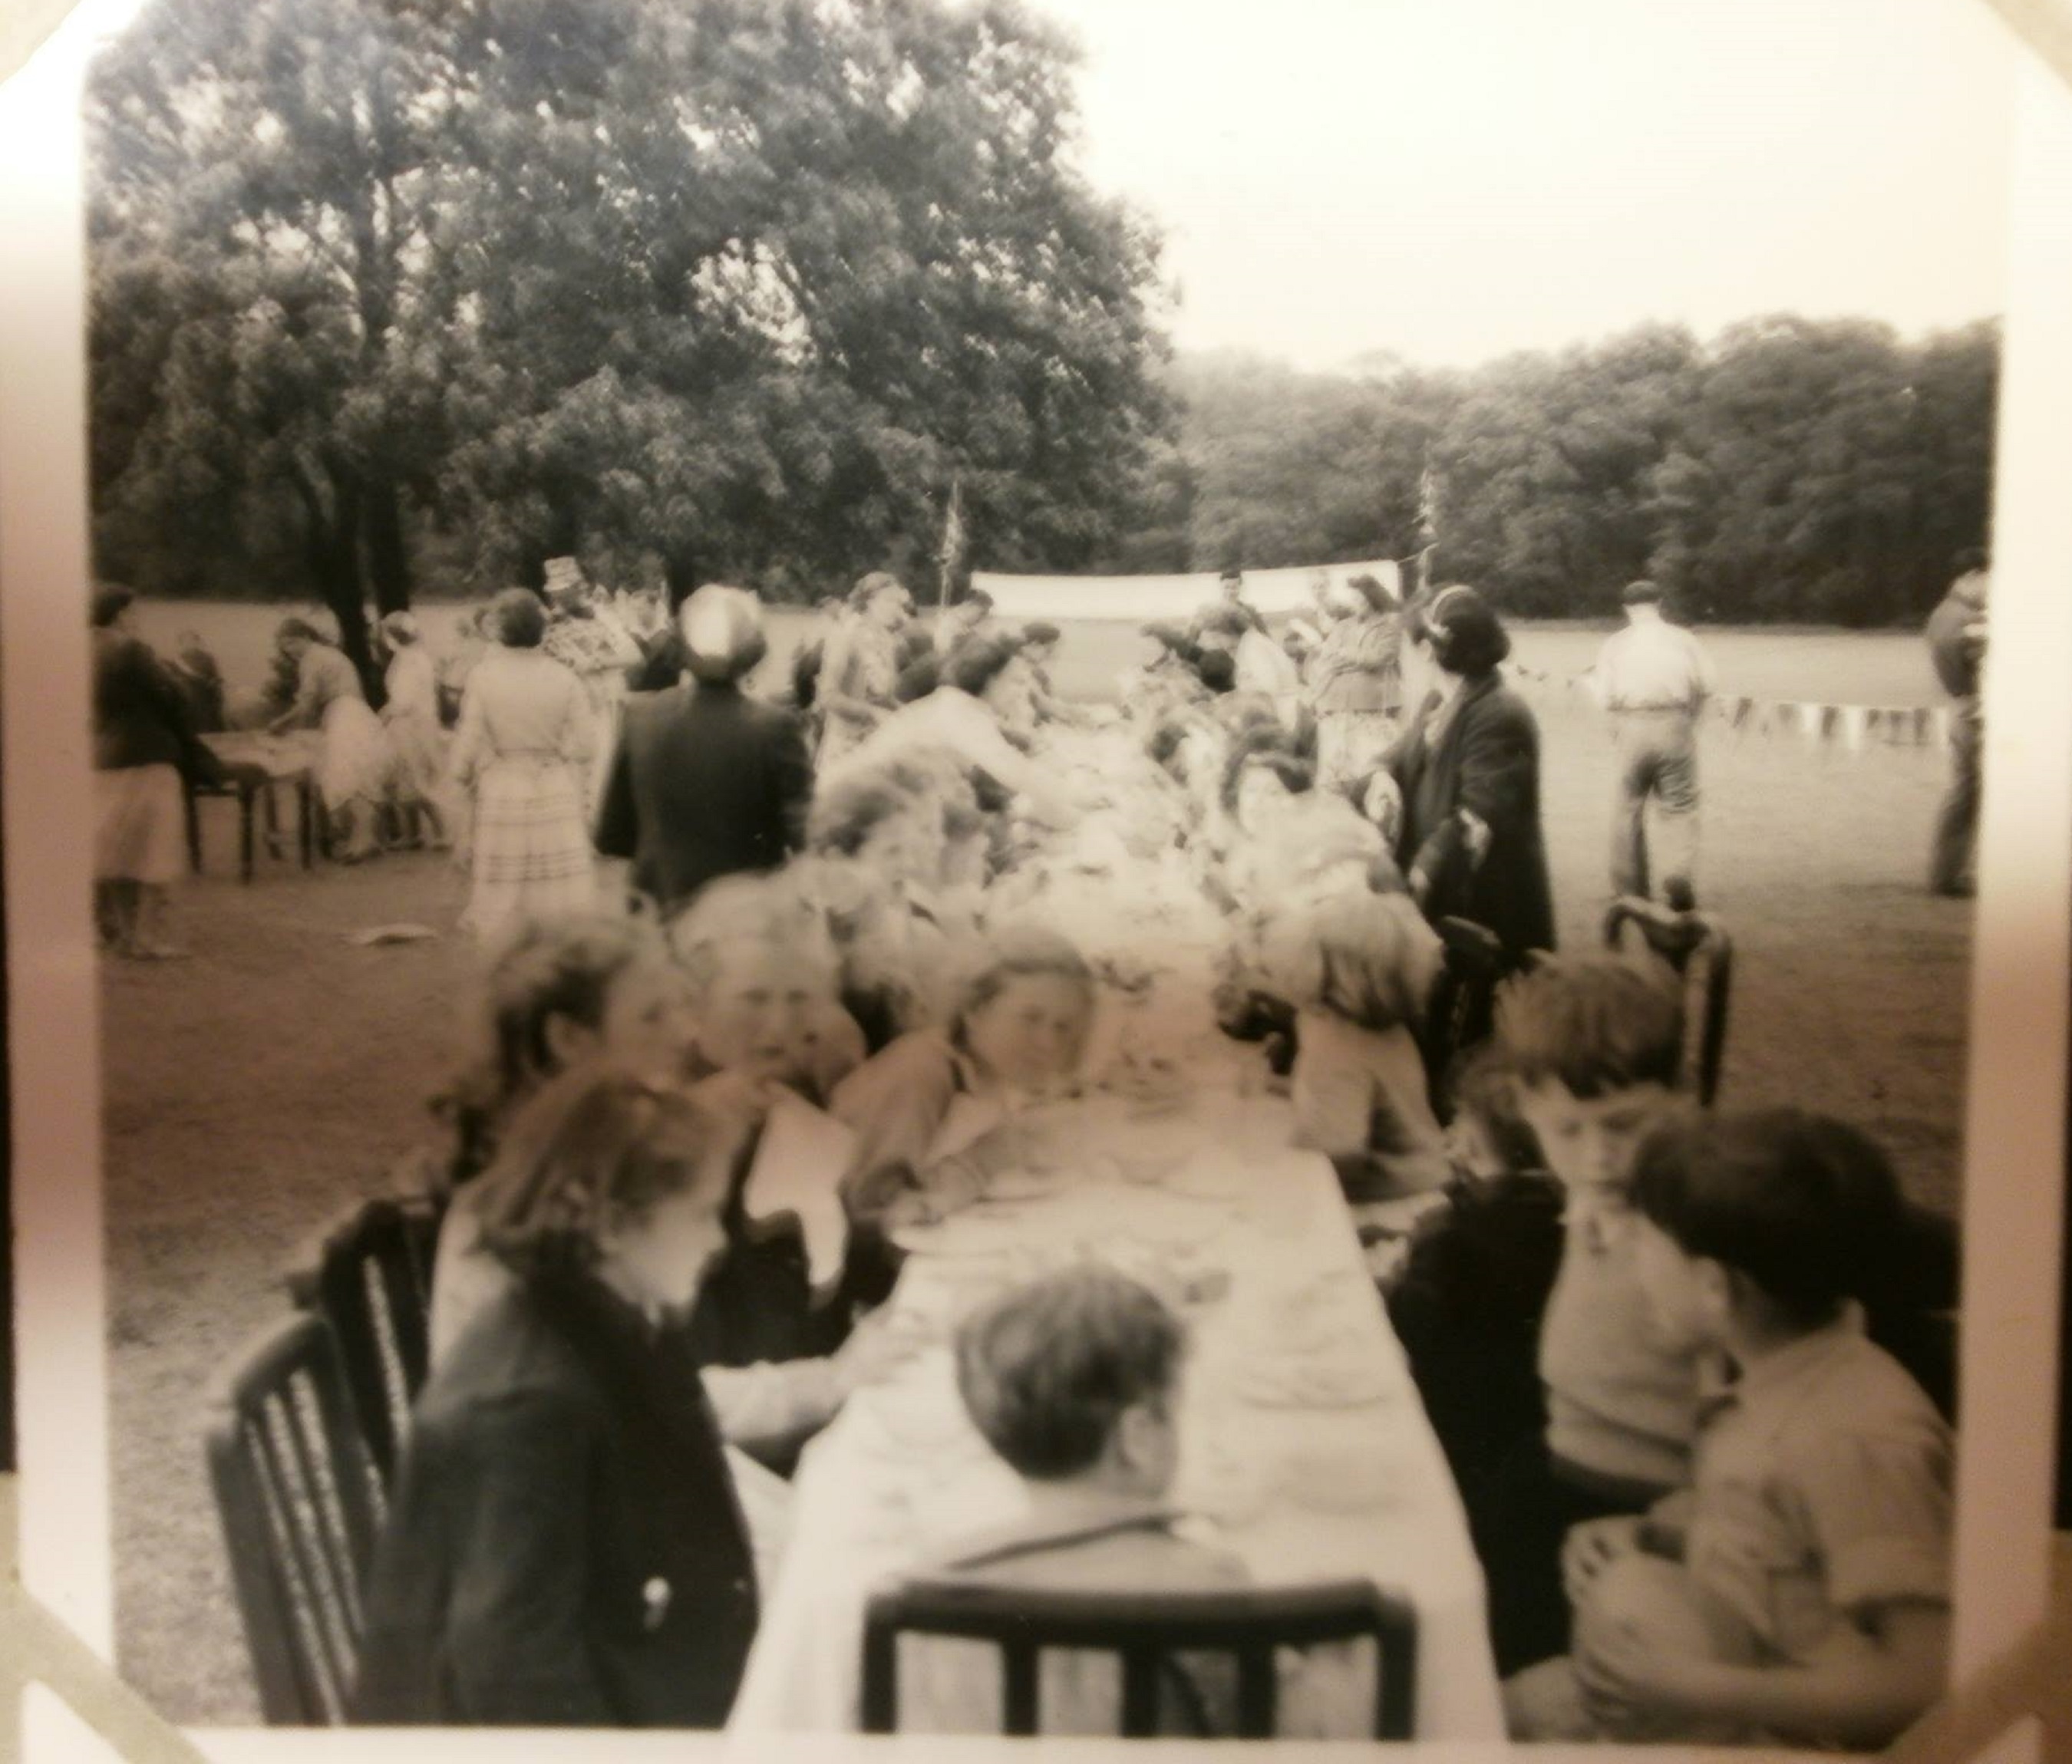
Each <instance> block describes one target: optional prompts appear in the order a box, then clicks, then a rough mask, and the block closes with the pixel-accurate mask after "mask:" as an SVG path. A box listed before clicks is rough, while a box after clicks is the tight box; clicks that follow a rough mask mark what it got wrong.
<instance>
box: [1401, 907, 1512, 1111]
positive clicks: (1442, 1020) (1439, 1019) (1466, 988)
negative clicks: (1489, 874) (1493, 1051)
mask: <svg viewBox="0 0 2072 1764" xmlns="http://www.w3.org/2000/svg"><path fill="white" fill-rule="evenodd" d="M1432 928H1433V930H1434V931H1437V933H1438V934H1439V941H1440V943H1441V945H1442V946H1443V947H1444V950H1445V961H1444V964H1443V965H1442V966H1441V968H1440V970H1439V977H1438V979H1437V981H1436V982H1435V983H1434V984H1433V989H1432V998H1431V1002H1430V1004H1429V1005H1428V1006H1427V1007H1426V1009H1425V1014H1424V1031H1423V1033H1422V1034H1420V1036H1419V1038H1418V1042H1419V1045H1420V1047H1422V1049H1423V1050H1424V1071H1425V1076H1426V1079H1427V1084H1428V1088H1429V1091H1430V1092H1431V1097H1432V1108H1433V1112H1434V1113H1436V1114H1437V1116H1438V1117H1439V1119H1440V1120H1441V1121H1447V1120H1452V1118H1453V1091H1452V1084H1453V1067H1454V1063H1455V1062H1456V1061H1457V1060H1458V1059H1459V1058H1460V1056H1461V1055H1462V1054H1464V1053H1466V1051H1468V1049H1470V1047H1473V1046H1475V1044H1476V1043H1477V1042H1481V1041H1484V1040H1486V1039H1487V1038H1488V1036H1489V1033H1490V1022H1491V1020H1492V1018H1493V1017H1494V1013H1495V1009H1496V989H1497V983H1498V981H1500V980H1501V979H1502V978H1503V944H1500V943H1498V941H1497V938H1496V933H1495V932H1494V931H1491V930H1490V928H1489V927H1487V926H1486V925H1480V924H1478V923H1476V922H1475V921H1474V919H1439V920H1437V922H1436V923H1434V924H1433V927H1432Z"/></svg>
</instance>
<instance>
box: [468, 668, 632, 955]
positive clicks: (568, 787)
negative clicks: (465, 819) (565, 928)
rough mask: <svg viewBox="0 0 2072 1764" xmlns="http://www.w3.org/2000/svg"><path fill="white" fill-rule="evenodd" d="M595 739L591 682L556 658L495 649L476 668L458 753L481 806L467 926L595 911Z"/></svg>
mask: <svg viewBox="0 0 2072 1764" xmlns="http://www.w3.org/2000/svg"><path fill="white" fill-rule="evenodd" d="M595 742H596V723H595V718H594V716H593V714H592V713H591V709H590V700H589V698H588V697H587V695H586V693H584V691H583V687H582V682H581V681H579V680H578V679H577V678H576V676H574V674H572V673H571V672H569V670H568V669H567V668H564V667H563V666H562V665H561V664H560V663H559V662H557V661H556V660H553V657H551V656H546V655H544V654H542V653H541V652H540V651H538V650H537V649H532V650H524V649H515V650H514V649H503V650H495V651H492V652H491V653H490V654H489V655H488V656H486V657H484V658H483V661H482V662H481V664H479V666H478V667H477V668H475V671H474V672H472V673H471V674H470V675H469V676H468V682H467V693H466V694H465V695H464V696H463V698H462V700H461V710H460V727H459V728H458V730H456V731H455V732H454V752H453V776H454V783H455V784H456V785H457V786H458V787H459V788H460V789H462V790H463V791H466V792H469V793H470V794H471V796H472V797H473V800H474V804H475V817H474V834H473V874H474V878H475V887H474V891H473V893H472V894H471V896H470V898H469V900H468V905H467V912H466V913H465V914H464V915H463V917H462V920H461V923H462V924H463V927H465V928H466V929H467V930H470V931H473V932H475V935H478V936H479V937H482V938H483V939H485V940H492V941H493V940H500V939H501V938H503V937H504V936H505V935H508V934H509V933H512V932H514V931H517V930H518V929H519V928H520V927H521V926H522V925H524V923H526V922H528V920H532V919H542V918H551V917H558V916H561V915H566V914H573V913H582V912H588V911H592V910H594V907H595V906H596V904H597V875H596V865H595V860H594V853H593V852H592V850H591V847H590V830H589V822H588V820H587V818H586V814H585V810H584V804H583V779H584V775H585V773H586V770H587V768H588V767H589V766H590V762H591V758H592V756H593V755H594V752H595Z"/></svg>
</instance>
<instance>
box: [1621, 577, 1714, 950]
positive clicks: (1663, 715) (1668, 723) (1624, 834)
mask: <svg viewBox="0 0 2072 1764" xmlns="http://www.w3.org/2000/svg"><path fill="white" fill-rule="evenodd" d="M1619 598H1620V600H1621V602H1622V604H1623V605H1624V606H1625V607H1626V629H1625V630H1624V631H1620V632H1619V633H1618V635H1616V636H1614V637H1613V638H1612V639H1609V641H1608V642H1607V643H1606V644H1605V647H1604V648H1603V649H1602V650H1601V651H1600V652H1598V655H1597V666H1596V668H1594V669H1593V671H1592V683H1593V688H1594V689H1595V691H1596V693H1597V701H1598V702H1599V703H1600V704H1601V705H1603V706H1604V707H1605V709H1606V710H1608V711H1609V713H1611V719H1612V735H1613V741H1614V745H1615V747H1616V750H1617V752H1618V801H1617V803H1616V804H1615V806H1614V809H1613V816H1612V891H1613V893H1614V894H1638V895H1641V896H1642V897H1643V898H1645V897H1646V895H1647V894H1648V893H1649V888H1648V859H1647V804H1648V800H1649V799H1650V798H1653V799H1654V801H1655V806H1656V808H1657V809H1658V811H1659V814H1660V817H1661V823H1662V824H1661V834H1660V837H1661V849H1660V852H1659V857H1660V866H1659V870H1660V874H1661V878H1662V893H1663V898H1664V899H1665V900H1666V901H1667V903H1669V905H1670V906H1671V907H1675V909H1676V910H1677V911H1679V912H1688V911H1689V910H1690V909H1691V908H1692V907H1693V906H1695V905H1696V890H1695V886H1694V884H1695V876H1694V871H1695V870H1696V863H1697V857H1698V741H1697V724H1698V713H1700V711H1701V710H1702V709H1704V705H1705V701H1706V700H1707V699H1708V697H1711V696H1712V664H1711V663H1710V661H1708V660H1707V659H1706V656H1705V652H1704V650H1703V649H1701V648H1700V647H1699V645H1698V639H1696V637H1694V636H1692V635H1691V633H1690V632H1689V631H1686V630H1684V629H1683V627H1682V626H1680V625H1672V624H1671V623H1669V622H1668V621H1667V619H1664V618H1663V616H1662V590H1660V589H1659V588H1658V587H1657V586H1655V584H1654V583H1653V582H1634V583H1632V584H1630V586H1628V587H1627V588H1626V591H1625V592H1624V593H1623V594H1622V595H1621V596H1620V597H1619Z"/></svg>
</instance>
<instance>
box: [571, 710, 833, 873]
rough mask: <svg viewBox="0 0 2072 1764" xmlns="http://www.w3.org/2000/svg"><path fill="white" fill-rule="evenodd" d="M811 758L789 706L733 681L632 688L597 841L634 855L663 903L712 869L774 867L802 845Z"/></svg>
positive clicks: (614, 853) (610, 852)
mask: <svg viewBox="0 0 2072 1764" xmlns="http://www.w3.org/2000/svg"><path fill="white" fill-rule="evenodd" d="M812 790H813V770H812V759H811V757H810V756H809V755H808V752H807V749H806V737H805V730H804V726H803V725H802V724H801V723H800V721H799V719H798V718H797V717H796V716H795V715H793V714H792V713H791V712H790V711H787V710H783V709H779V708H778V707H777V706H776V705H767V704H763V703H762V702H761V701H759V700H756V699H754V698H750V697H747V696H746V694H745V693H742V692H740V691H739V690H738V689H736V688H734V687H732V686H714V685H682V686H676V687H672V689H670V690H669V691H668V692H663V693H656V694H655V695H654V696H653V697H634V698H632V699H631V700H629V701H627V706H626V722H625V726H624V729H623V731H622V733H621V734H620V736H619V751H618V753H617V754H616V755H614V757H613V759H612V763H611V776H610V777H609V778H608V779H606V783H605V789H604V800H603V803H602V806H601V807H600V808H599V809H598V832H597V846H598V850H599V851H601V852H602V853H604V855H605V856H606V857H631V859H632V860H633V882H634V886H635V887H637V888H639V889H640V890H643V892H645V893H647V894H651V895H652V896H653V897H654V898H655V899H656V901H657V902H658V903H660V905H661V907H662V908H663V910H664V911H668V910H669V909H671V908H672V907H676V906H678V905H680V904H681V903H683V902H684V901H685V900H687V899H689V898H690V896H691V895H693V894H696V893H697V891H698V890H699V889H701V888H702V887H704V886H705V884H706V883H707V882H711V881H713V879H714V878H717V877H721V876H729V875H733V874H736V873H738V872H739V871H742V870H775V868H777V866H779V865H780V864H782V863H783V861H784V860H785V859H786V858H787V857H789V856H790V855H791V853H793V852H795V851H796V850H798V849H799V848H800V846H801V845H803V844H804V841H805V822H806V810H807V808H808V804H810V803H811V801H812Z"/></svg>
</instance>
